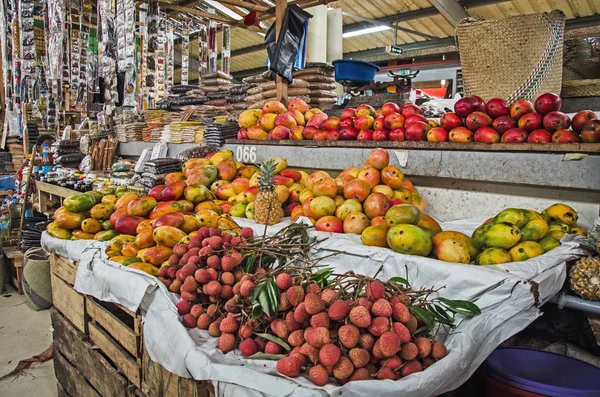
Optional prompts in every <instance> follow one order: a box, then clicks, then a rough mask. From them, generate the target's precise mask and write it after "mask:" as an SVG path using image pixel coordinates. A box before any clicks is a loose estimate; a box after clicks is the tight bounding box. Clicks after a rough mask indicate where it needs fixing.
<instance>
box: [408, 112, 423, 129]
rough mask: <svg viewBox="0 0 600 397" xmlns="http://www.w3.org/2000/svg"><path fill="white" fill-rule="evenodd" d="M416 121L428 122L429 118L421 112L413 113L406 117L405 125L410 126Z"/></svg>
mask: <svg viewBox="0 0 600 397" xmlns="http://www.w3.org/2000/svg"><path fill="white" fill-rule="evenodd" d="M415 121H420V122H422V123H427V119H426V118H425V116H423V115H421V114H413V115H412V116H408V117H407V118H406V119H404V126H405V127H408V125H409V124H412V123H414V122H415Z"/></svg>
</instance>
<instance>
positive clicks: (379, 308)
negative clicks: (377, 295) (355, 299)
mask: <svg viewBox="0 0 600 397" xmlns="http://www.w3.org/2000/svg"><path fill="white" fill-rule="evenodd" d="M371 313H373V315H374V316H376V317H391V316H392V305H390V302H388V301H387V300H386V299H383V298H382V299H377V300H376V301H375V303H373V306H372V307H371Z"/></svg>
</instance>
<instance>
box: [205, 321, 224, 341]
mask: <svg viewBox="0 0 600 397" xmlns="http://www.w3.org/2000/svg"><path fill="white" fill-rule="evenodd" d="M220 325H221V322H220V321H213V322H212V323H210V325H209V326H208V334H209V335H210V336H212V337H213V338H216V337H218V336H221V330H220V329H219V326H220Z"/></svg>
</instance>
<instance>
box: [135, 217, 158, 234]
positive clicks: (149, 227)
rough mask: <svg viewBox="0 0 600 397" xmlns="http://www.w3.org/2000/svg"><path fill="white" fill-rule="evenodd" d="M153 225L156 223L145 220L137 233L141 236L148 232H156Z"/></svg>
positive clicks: (136, 230) (137, 228)
mask: <svg viewBox="0 0 600 397" xmlns="http://www.w3.org/2000/svg"><path fill="white" fill-rule="evenodd" d="M153 224H154V221H153V220H152V219H145V220H143V221H141V222H140V224H139V225H137V227H136V228H135V233H136V234H140V233H143V232H145V231H148V230H150V231H152V230H154V228H153V227H152V225H153Z"/></svg>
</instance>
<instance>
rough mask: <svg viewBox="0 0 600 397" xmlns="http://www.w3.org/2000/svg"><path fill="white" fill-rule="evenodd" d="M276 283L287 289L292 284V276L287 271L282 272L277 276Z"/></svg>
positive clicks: (283, 289)
mask: <svg viewBox="0 0 600 397" xmlns="http://www.w3.org/2000/svg"><path fill="white" fill-rule="evenodd" d="M275 283H277V286H278V287H279V289H280V290H282V291H287V290H288V288H290V287H291V286H292V283H293V280H292V276H290V275H289V274H287V273H280V274H278V275H277V277H275Z"/></svg>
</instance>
